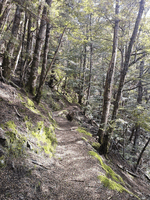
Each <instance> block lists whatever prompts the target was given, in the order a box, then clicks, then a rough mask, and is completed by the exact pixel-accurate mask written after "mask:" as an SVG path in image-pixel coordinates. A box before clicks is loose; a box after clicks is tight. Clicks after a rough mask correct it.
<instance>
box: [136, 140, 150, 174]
mask: <svg viewBox="0 0 150 200" xmlns="http://www.w3.org/2000/svg"><path fill="white" fill-rule="evenodd" d="M149 142H150V138H148V140H147V142H146V144H145V146H144V147H143V149H142V151H141V153H140V155H139V157H138V160H137V163H136V165H135V166H134V171H135V172H136V170H137V168H138V166H139V163H140V161H141V158H142V156H143V153H144V151H145V149H146V147H147V146H148V144H149Z"/></svg>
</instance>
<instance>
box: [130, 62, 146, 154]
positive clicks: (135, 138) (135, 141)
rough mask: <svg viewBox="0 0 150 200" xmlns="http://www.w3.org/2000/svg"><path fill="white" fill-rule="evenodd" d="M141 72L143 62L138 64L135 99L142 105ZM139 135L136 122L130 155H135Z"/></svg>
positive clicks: (138, 127) (138, 126)
mask: <svg viewBox="0 0 150 200" xmlns="http://www.w3.org/2000/svg"><path fill="white" fill-rule="evenodd" d="M143 71H144V61H141V63H140V73H139V79H140V80H139V82H138V97H137V103H138V104H141V103H142V97H143V86H142V80H141V79H142V75H143ZM139 135H140V125H139V123H138V122H137V123H136V124H135V135H134V143H133V149H132V153H133V154H135V153H136V150H137V149H136V148H137V146H138V138H139Z"/></svg>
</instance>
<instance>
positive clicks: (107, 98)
mask: <svg viewBox="0 0 150 200" xmlns="http://www.w3.org/2000/svg"><path fill="white" fill-rule="evenodd" d="M115 14H116V20H115V27H114V37H113V50H112V57H111V61H110V64H109V68H108V71H107V76H106V81H105V88H104V95H103V111H102V118H101V123H100V127H99V131H98V136H99V143H101V148H100V149H99V150H100V153H101V154H103V153H104V154H105V153H106V152H107V147H108V140H109V137H108V135H106V134H105V131H106V126H107V122H108V117H109V110H110V103H111V96H112V86H113V80H114V72H115V66H116V58H117V47H118V31H119V19H118V14H119V0H116V9H115Z"/></svg>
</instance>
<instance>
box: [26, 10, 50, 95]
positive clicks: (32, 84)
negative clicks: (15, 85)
mask: <svg viewBox="0 0 150 200" xmlns="http://www.w3.org/2000/svg"><path fill="white" fill-rule="evenodd" d="M46 16H47V7H46V6H44V8H43V13H42V19H41V24H40V30H39V33H38V35H37V39H36V45H35V50H34V55H33V61H32V65H31V72H30V77H29V80H28V83H27V88H28V89H29V92H30V93H31V94H32V95H35V93H36V83H37V77H38V67H39V63H40V56H41V51H42V46H43V41H44V37H45V32H46Z"/></svg>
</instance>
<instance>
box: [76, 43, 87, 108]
mask: <svg viewBox="0 0 150 200" xmlns="http://www.w3.org/2000/svg"><path fill="white" fill-rule="evenodd" d="M86 53H87V50H86V43H85V44H84V54H83V70H82V74H83V75H82V76H81V86H80V94H79V99H78V102H79V104H80V105H81V104H82V100H83V96H84V84H85V69H86V56H87V55H86Z"/></svg>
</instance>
